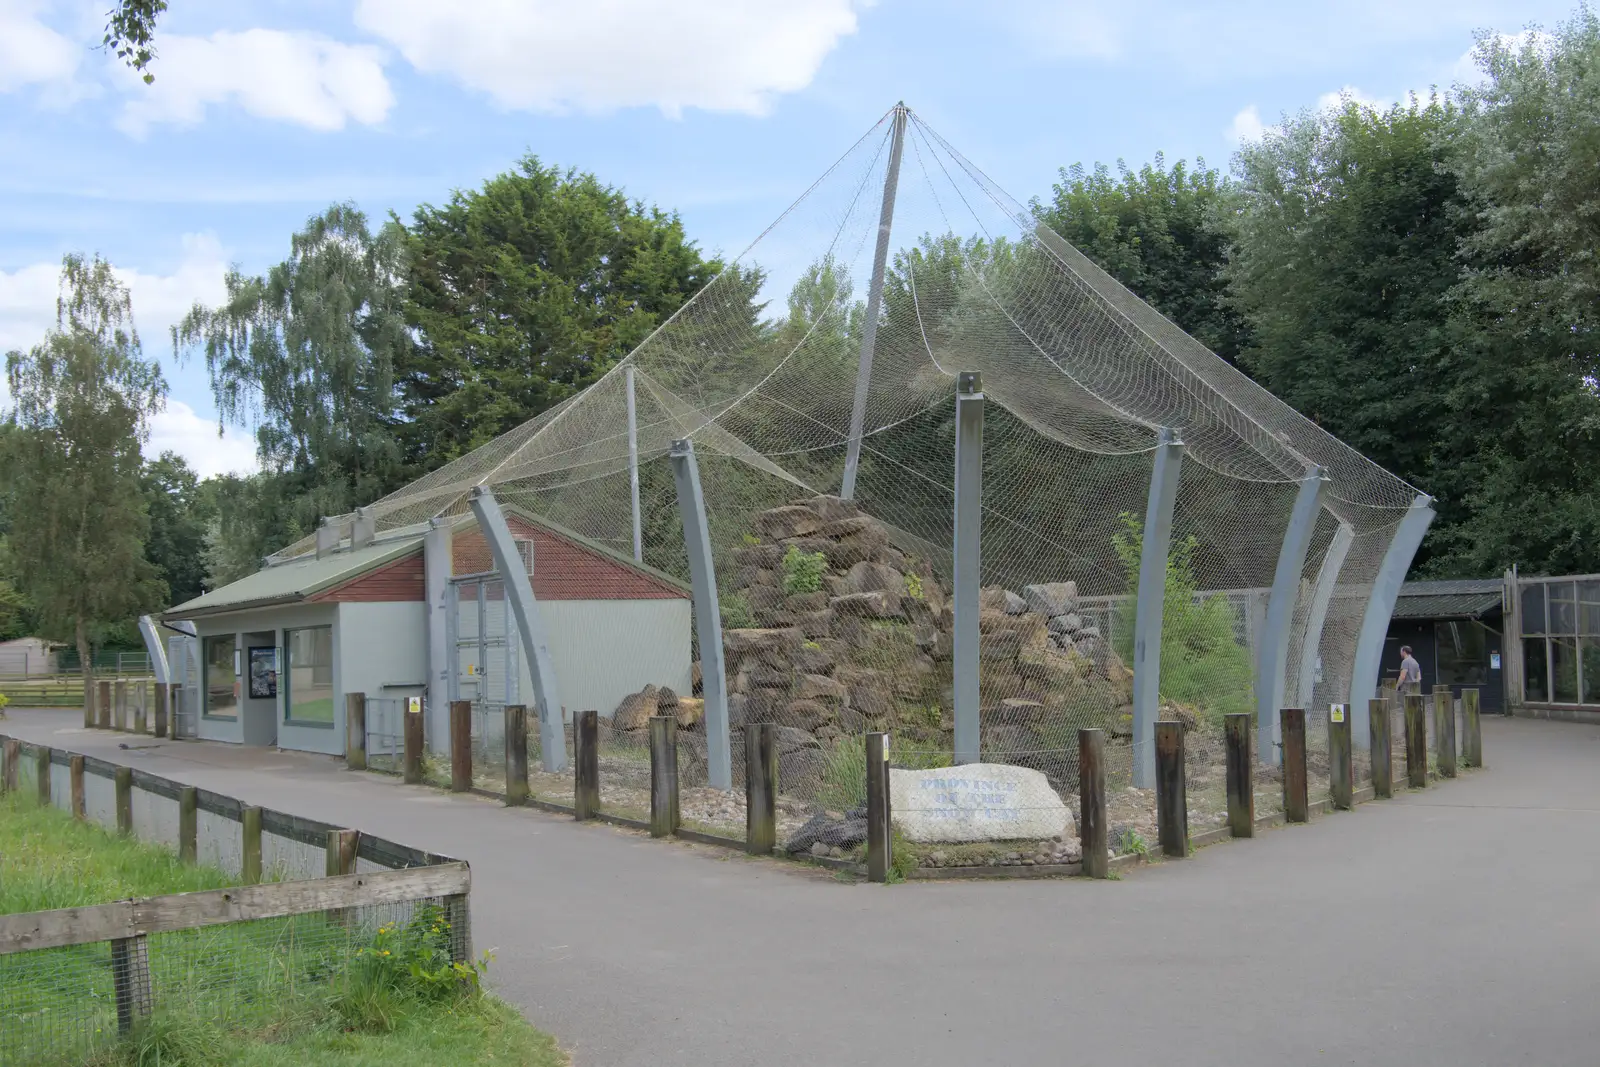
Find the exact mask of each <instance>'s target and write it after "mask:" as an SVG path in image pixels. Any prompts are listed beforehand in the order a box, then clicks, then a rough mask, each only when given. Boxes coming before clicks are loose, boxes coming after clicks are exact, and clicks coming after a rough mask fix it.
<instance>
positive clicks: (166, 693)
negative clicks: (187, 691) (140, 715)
mask: <svg viewBox="0 0 1600 1067" xmlns="http://www.w3.org/2000/svg"><path fill="white" fill-rule="evenodd" d="M177 688H178V687H177V686H175V685H168V684H166V683H164V682H157V683H156V707H155V720H156V721H155V731H156V736H157V737H166V736H167V732H168V730H169V729H170V726H169V724H170V722H171V721H172V720H171V715H172V694H173V692H174V691H175V690H176V689H177Z"/></svg>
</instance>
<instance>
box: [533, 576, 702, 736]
mask: <svg viewBox="0 0 1600 1067" xmlns="http://www.w3.org/2000/svg"><path fill="white" fill-rule="evenodd" d="M539 610H540V611H541V612H542V613H543V614H544V625H545V633H547V634H548V635H549V640H550V658H551V660H552V661H553V663H554V666H555V672H556V681H557V683H558V685H559V687H560V693H561V705H562V707H564V708H565V709H566V716H567V719H568V720H570V719H571V718H572V713H573V712H574V711H582V710H584V709H587V708H594V709H596V710H598V711H599V712H600V714H601V715H610V714H611V713H612V712H613V711H615V710H617V705H618V704H619V703H620V702H621V701H622V698H623V697H625V696H627V695H628V694H629V693H637V692H638V691H639V690H641V689H643V688H644V687H645V686H646V685H649V684H653V685H666V686H671V687H672V689H673V690H674V691H676V692H677V693H678V694H679V695H680V696H688V695H689V688H690V667H691V660H690V642H689V626H690V603H689V601H688V600H687V599H681V600H542V601H540V602H539ZM521 667H522V681H521V691H522V696H523V699H524V701H525V702H530V701H531V696H530V694H532V692H533V683H532V680H531V678H530V676H529V674H528V665H527V664H526V663H523V664H521Z"/></svg>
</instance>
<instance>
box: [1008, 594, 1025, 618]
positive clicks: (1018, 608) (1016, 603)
mask: <svg viewBox="0 0 1600 1067" xmlns="http://www.w3.org/2000/svg"><path fill="white" fill-rule="evenodd" d="M1003 610H1004V611H1005V613H1006V614H1007V615H1021V614H1022V613H1023V612H1025V611H1027V610H1028V602H1027V601H1026V600H1024V599H1022V598H1021V597H1020V596H1018V595H1017V594H1015V593H1013V592H1012V591H1011V590H1009V589H1007V590H1006V601H1005V608H1004V609H1003Z"/></svg>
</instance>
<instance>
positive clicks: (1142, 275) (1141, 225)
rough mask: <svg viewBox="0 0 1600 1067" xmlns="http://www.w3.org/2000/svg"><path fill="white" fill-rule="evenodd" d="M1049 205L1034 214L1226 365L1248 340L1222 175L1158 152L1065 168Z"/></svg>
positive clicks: (1036, 207) (1037, 203)
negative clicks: (1235, 293) (1231, 267)
mask: <svg viewBox="0 0 1600 1067" xmlns="http://www.w3.org/2000/svg"><path fill="white" fill-rule="evenodd" d="M1053 188H1054V195H1053V196H1052V198H1051V199H1050V201H1049V203H1048V204H1046V203H1042V202H1040V201H1035V202H1034V205H1033V209H1034V213H1035V215H1036V216H1037V217H1038V218H1039V220H1040V221H1041V222H1043V223H1044V224H1045V225H1047V226H1049V227H1050V228H1051V229H1053V230H1055V231H1056V232H1057V233H1059V234H1060V235H1061V236H1062V237H1065V238H1066V239H1067V240H1068V241H1069V242H1071V243H1072V244H1073V245H1075V246H1076V247H1077V249H1078V250H1079V251H1080V252H1082V253H1083V254H1084V255H1086V256H1088V257H1089V258H1090V259H1092V260H1093V261H1094V262H1095V264H1096V265H1097V266H1098V267H1100V269H1101V270H1104V271H1105V272H1106V273H1107V274H1109V275H1111V276H1112V277H1113V278H1115V279H1117V281H1119V282H1121V283H1122V284H1123V285H1125V286H1127V287H1128V288H1129V289H1130V290H1132V291H1133V292H1134V294H1136V295H1137V296H1138V297H1139V298H1140V299H1141V300H1143V301H1145V303H1147V304H1150V305H1151V306H1152V307H1154V308H1155V309H1156V310H1157V311H1160V312H1161V313H1162V314H1163V315H1165V316H1167V318H1169V319H1171V320H1172V321H1173V322H1175V323H1177V325H1178V326H1179V327H1181V328H1182V329H1183V330H1185V331H1186V332H1188V333H1189V334H1191V335H1193V336H1194V337H1195V338H1196V339H1197V340H1199V341H1200V342H1202V343H1203V344H1205V345H1206V346H1207V347H1208V348H1210V349H1211V350H1212V351H1213V352H1216V353H1217V354H1218V355H1220V356H1221V357H1222V358H1224V359H1226V360H1228V361H1229V362H1230V363H1232V362H1235V361H1237V359H1238V356H1239V352H1240V350H1241V349H1242V348H1243V347H1244V346H1245V344H1246V343H1247V338H1248V330H1247V328H1246V326H1245V322H1244V319H1243V317H1242V316H1241V315H1240V314H1239V312H1238V310H1237V309H1236V308H1234V307H1233V306H1232V305H1231V303H1230V302H1229V301H1228V292H1227V290H1228V283H1227V267H1228V257H1229V249H1230V247H1231V242H1230V240H1229V234H1228V228H1227V225H1226V223H1227V218H1226V216H1227V212H1228V201H1229V199H1230V190H1229V188H1228V183H1227V180H1226V178H1225V177H1224V176H1223V175H1222V174H1221V173H1220V172H1218V171H1216V170H1214V169H1211V168H1208V167H1207V166H1206V164H1205V160H1203V159H1201V160H1196V162H1195V166H1194V169H1192V170H1191V169H1190V168H1189V166H1188V165H1187V164H1186V163H1185V162H1184V161H1183V160H1181V159H1180V160H1179V161H1178V162H1177V163H1175V164H1173V165H1172V167H1171V168H1170V169H1169V168H1168V167H1167V163H1166V158H1165V157H1164V156H1162V155H1161V154H1160V153H1159V152H1158V153H1157V154H1156V157H1155V161H1154V162H1153V163H1146V164H1145V165H1144V166H1142V167H1140V168H1139V169H1138V170H1137V171H1134V170H1132V169H1130V168H1129V167H1128V166H1127V165H1126V164H1125V163H1122V162H1120V161H1119V162H1118V163H1117V173H1116V175H1115V176H1113V175H1112V173H1111V170H1110V168H1108V167H1107V166H1106V165H1105V164H1103V163H1097V164H1095V166H1094V169H1093V170H1088V169H1085V168H1084V166H1083V165H1082V164H1081V163H1079V164H1073V165H1072V166H1071V167H1067V168H1063V169H1062V171H1061V180H1060V181H1059V182H1057V183H1056V184H1055V186H1054V187H1053Z"/></svg>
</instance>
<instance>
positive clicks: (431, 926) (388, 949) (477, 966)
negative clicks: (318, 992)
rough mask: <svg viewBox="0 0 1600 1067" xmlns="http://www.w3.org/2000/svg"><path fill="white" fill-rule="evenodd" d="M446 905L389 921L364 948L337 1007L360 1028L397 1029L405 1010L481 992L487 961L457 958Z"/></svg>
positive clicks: (427, 907)
mask: <svg viewBox="0 0 1600 1067" xmlns="http://www.w3.org/2000/svg"><path fill="white" fill-rule="evenodd" d="M450 942H451V932H450V923H449V921H448V920H447V919H446V918H445V913H444V909H443V908H441V907H439V905H437V904H424V905H422V906H421V907H419V908H417V909H416V913H415V914H414V915H413V916H412V917H411V919H410V921H409V922H406V923H404V924H401V923H385V924H384V925H382V926H380V927H378V929H377V931H376V932H375V933H374V934H373V935H372V938H371V940H370V941H369V942H368V943H367V944H365V945H363V946H362V947H360V948H358V949H357V950H356V953H355V958H354V959H353V960H352V961H351V963H350V981H349V984H348V985H347V986H346V988H345V990H344V992H343V993H341V994H340V995H339V996H338V997H336V998H335V1000H334V1004H333V1007H334V1010H335V1011H336V1012H338V1014H339V1015H340V1016H341V1017H342V1018H343V1019H344V1020H345V1022H346V1023H347V1024H348V1025H349V1026H351V1027H353V1028H354V1029H358V1030H370V1031H377V1032H385V1031H388V1030H393V1029H394V1028H395V1026H396V1024H397V1023H398V1022H399V1021H400V1020H401V1019H402V1018H403V1017H404V1014H405V1009H406V1008H407V1007H408V1006H410V1005H416V1004H438V1003H441V1002H444V1001H452V1000H457V999H461V998H464V997H465V998H470V997H473V996H476V995H477V993H478V991H479V988H480V985H479V979H480V976H481V974H482V972H483V968H484V966H485V964H484V963H461V962H458V961H456V960H453V959H452V958H451V951H450Z"/></svg>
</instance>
